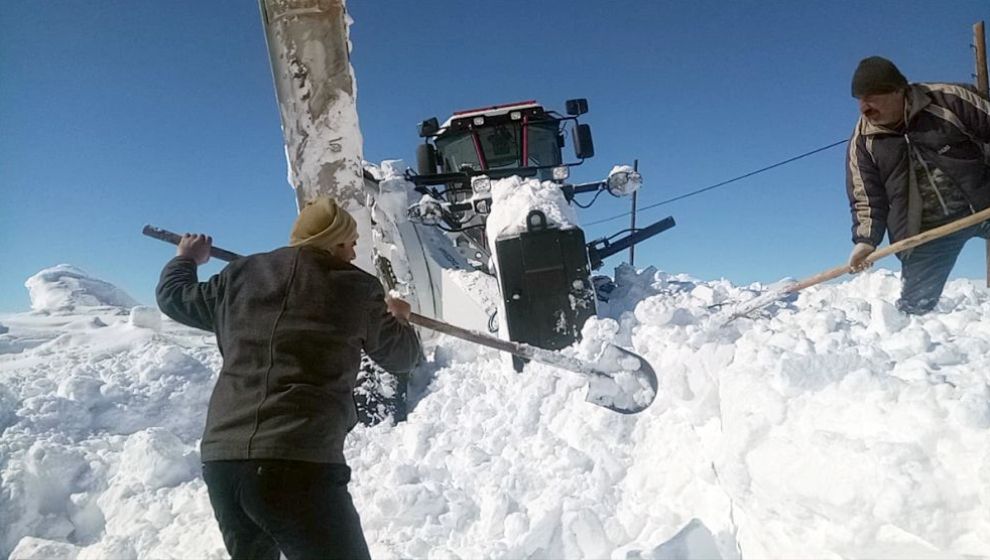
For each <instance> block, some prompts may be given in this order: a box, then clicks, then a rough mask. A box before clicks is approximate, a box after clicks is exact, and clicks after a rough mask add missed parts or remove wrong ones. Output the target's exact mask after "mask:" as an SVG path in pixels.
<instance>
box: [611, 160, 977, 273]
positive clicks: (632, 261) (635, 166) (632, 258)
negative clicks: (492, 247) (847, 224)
mask: <svg viewBox="0 0 990 560" xmlns="http://www.w3.org/2000/svg"><path fill="white" fill-rule="evenodd" d="M633 171H639V160H638V159H637V160H636V161H634V162H633ZM637 195H639V190H636V191H633V194H632V219H631V220H630V222H629V229H630V230H632V233H636V196H637ZM987 243H988V245H987V251H988V252H987V255H988V258H990V240H988V241H987ZM987 263H988V264H987V266H988V267H990V261H987ZM629 266H636V244H635V243H633V244H632V245H630V246H629ZM987 282H990V276H988V277H987Z"/></svg>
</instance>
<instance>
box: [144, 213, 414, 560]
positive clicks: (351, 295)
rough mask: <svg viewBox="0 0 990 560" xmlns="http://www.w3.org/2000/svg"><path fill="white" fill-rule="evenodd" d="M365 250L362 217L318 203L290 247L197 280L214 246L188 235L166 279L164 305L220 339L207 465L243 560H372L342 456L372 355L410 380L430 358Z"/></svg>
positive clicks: (160, 295)
mask: <svg viewBox="0 0 990 560" xmlns="http://www.w3.org/2000/svg"><path fill="white" fill-rule="evenodd" d="M357 238H358V234H357V228H356V225H355V223H354V219H353V218H352V217H351V216H350V215H349V214H348V213H347V212H346V211H345V210H344V209H342V208H340V207H339V206H338V205H337V204H336V203H335V202H334V201H333V200H332V199H329V198H319V199H317V200H315V201H313V202H312V203H310V204H309V205H307V206H306V207H305V208H303V209H302V211H301V212H300V213H299V217H298V218H297V219H296V222H295V224H294V225H293V228H292V234H291V236H290V243H289V246H288V247H283V248H280V249H276V250H274V251H271V252H268V253H260V254H256V255H250V256H248V257H245V258H242V259H239V260H237V261H234V262H232V263H230V264H229V265H227V267H226V268H224V269H223V270H222V271H221V272H220V273H219V274H217V275H214V276H213V277H211V278H210V279H209V280H207V281H206V282H199V281H198V278H197V274H196V273H197V266H198V265H201V264H203V263H205V262H206V261H207V260H209V255H210V247H211V244H212V240H211V239H210V238H209V237H207V236H205V235H199V234H197V235H189V234H186V235H184V236H183V238H182V241H181V242H180V243H179V247H178V249H177V251H176V255H177V256H176V257H175V258H174V259H172V260H171V261H169V262H168V264H166V265H165V268H164V269H163V270H162V275H161V280H160V282H159V284H158V289H157V293H156V295H157V299H158V305H159V307H160V308H161V309H162V311H163V312H164V313H165V314H166V315H168V316H169V317H171V318H172V319H175V320H176V321H178V322H180V323H183V324H185V325H189V326H191V327H196V328H200V329H204V330H210V331H213V332H214V333H215V334H216V337H217V345H218V346H219V348H220V351H221V353H222V355H223V366H222V368H221V370H220V375H219V377H218V379H217V383H216V386H215V388H214V390H213V395H212V396H211V398H210V405H209V410H208V411H207V418H206V429H205V431H204V434H203V440H202V445H201V458H202V461H203V479H204V480H205V481H206V486H207V489H208V490H209V494H210V502H211V504H212V505H213V510H214V514H215V516H216V518H217V522H218V523H219V525H220V532H221V533H222V535H223V539H224V543H225V544H226V547H227V551H228V552H229V553H230V555H231V556H232V557H233V558H270V559H272V560H276V559H277V558H278V557H279V552H281V553H282V554H284V555H285V556H286V557H287V558H289V559H290V560H293V559H296V558H368V557H369V554H368V547H367V544H366V543H365V540H364V535H363V533H362V531H361V521H360V518H359V517H358V514H357V511H356V510H355V508H354V505H353V503H352V501H351V497H350V494H349V493H348V491H347V483H348V481H349V480H350V468H349V467H348V466H347V465H346V463H345V460H344V451H343V449H344V438H345V437H346V435H347V433H348V432H349V431H350V430H351V428H353V427H354V424H355V423H356V412H355V408H354V398H353V390H354V385H355V382H356V376H357V372H358V368H359V366H360V359H361V351H362V350H363V351H364V352H365V353H367V354H368V356H370V357H371V358H372V359H373V360H375V361H376V362H377V363H378V364H379V365H380V366H382V367H383V368H385V369H386V370H388V371H390V372H392V373H396V374H404V373H407V372H408V371H409V370H411V369H412V368H413V367H414V366H415V365H416V364H417V362H418V361H419V359H420V357H421V356H422V350H421V348H420V344H419V340H418V339H417V337H416V333H415V332H414V330H413V328H412V327H411V326H410V325H409V324H408V322H407V321H408V318H409V313H410V309H409V305H408V304H407V303H405V302H403V301H401V300H396V299H386V297H385V293H384V291H383V289H382V286H381V284H379V282H378V280H377V279H376V278H375V277H374V276H372V275H370V274H368V273H366V272H364V271H363V270H360V269H358V268H357V267H355V266H353V265H352V264H350V261H352V260H353V259H354V258H355V252H354V248H355V244H356V241H357Z"/></svg>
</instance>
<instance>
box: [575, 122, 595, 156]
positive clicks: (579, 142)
mask: <svg viewBox="0 0 990 560" xmlns="http://www.w3.org/2000/svg"><path fill="white" fill-rule="evenodd" d="M573 140H574V155H575V157H577V158H578V159H587V158H590V157H592V156H594V155H595V143H594V142H593V141H592V140H591V125H589V124H579V125H577V126H575V127H574V137H573Z"/></svg>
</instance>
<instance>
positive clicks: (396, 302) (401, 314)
mask: <svg viewBox="0 0 990 560" xmlns="http://www.w3.org/2000/svg"><path fill="white" fill-rule="evenodd" d="M385 305H386V306H387V307H388V312H389V313H390V314H391V315H392V316H393V317H395V319H396V320H397V321H399V322H400V323H402V324H403V325H408V324H409V316H410V314H411V313H412V307H410V305H409V304H408V303H406V302H405V301H403V300H401V299H398V298H393V297H386V298H385Z"/></svg>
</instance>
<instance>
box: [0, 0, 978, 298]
mask: <svg viewBox="0 0 990 560" xmlns="http://www.w3.org/2000/svg"><path fill="white" fill-rule="evenodd" d="M349 8H350V11H351V14H352V16H353V18H354V20H355V24H354V26H353V27H352V29H351V40H352V42H353V44H354V51H353V53H352V63H353V65H354V67H355V72H356V74H357V81H358V91H359V101H358V109H359V113H360V118H361V126H362V129H363V132H364V140H365V158H366V159H368V160H371V161H380V160H382V159H405V160H406V161H407V162H408V163H410V164H413V163H414V161H415V157H414V154H415V146H416V144H417V143H418V142H419V139H418V137H417V135H416V130H415V125H416V123H417V122H419V121H420V120H423V119H424V118H427V117H430V116H438V117H440V119H441V120H443V118H445V117H446V116H448V114H449V113H450V112H451V111H454V110H458V109H464V108H471V107H477V106H482V105H489V104H496V103H504V102H509V101H517V100H523V99H537V100H539V101H541V102H542V103H544V104H546V105H549V106H552V107H554V108H557V109H560V110H562V109H563V102H564V100H565V99H568V98H573V97H585V98H587V99H588V100H589V105H590V112H589V113H588V114H587V115H586V116H585V117H584V118H583V122H587V123H589V124H591V126H592V129H593V131H594V135H595V147H596V152H597V153H596V156H595V157H594V158H593V159H590V160H588V161H586V162H585V164H584V165H583V166H581V167H579V168H576V169H575V170H574V171H573V173H572V179H573V180H575V181H589V180H593V179H596V178H600V177H602V176H604V174H606V173H607V172H608V170H609V169H611V167H612V165H614V164H617V163H631V162H632V160H633V159H638V160H639V164H640V170H641V172H642V173H643V175H644V179H645V185H644V189H643V191H642V192H641V194H640V199H639V200H640V207H644V206H648V205H650V204H652V203H656V202H659V201H662V200H665V199H667V198H671V197H673V196H677V195H679V194H683V193H685V192H688V191H691V190H694V189H697V188H701V187H705V186H708V185H711V184H714V183H717V182H719V181H723V180H726V179H729V178H732V177H735V176H737V175H741V174H743V173H747V172H749V171H753V170H755V169H758V168H761V167H764V166H766V165H770V164H773V163H776V162H778V161H780V160H783V159H787V158H789V157H792V156H795V155H798V154H800V153H803V152H806V151H809V150H812V149H815V148H818V147H821V146H824V145H826V144H829V143H832V142H835V141H837V140H841V139H844V138H846V137H848V136H849V133H850V131H851V129H852V125H853V123H854V121H855V118H856V106H855V103H854V101H853V100H852V99H851V98H850V96H849V78H850V76H851V73H852V70H853V69H854V68H855V66H856V63H857V62H858V61H859V60H860V59H861V58H863V57H865V56H869V55H873V54H880V55H883V56H887V57H889V58H891V59H893V60H894V61H895V62H896V63H897V64H898V65H899V66H900V68H901V70H902V72H904V74H905V75H907V77H908V79H910V80H915V81H955V82H969V81H972V77H971V76H972V72H973V66H974V63H973V55H972V51H971V48H970V43H971V40H972V25H973V24H974V23H975V22H977V21H979V20H981V19H986V18H987V16H988V15H990V10H988V9H987V8H988V6H987V3H986V2H985V1H982V0H981V1H962V0H953V1H952V2H940V3H938V8H937V9H933V4H932V3H931V2H920V1H907V2H906V1H897V2H894V1H889V2H870V3H867V2H783V1H779V2H690V3H689V2H659V1H650V2H647V1H635V2H634V1H604V0H601V1H596V2H591V1H573V0H572V1H550V0H541V1H508V0H505V1H496V2H480V1H477V2H476V1H463V2H453V1H434V0H418V1H416V2H413V1H384V0H381V1H368V0H351V2H350V3H349ZM0 131H2V132H0V263H2V264H0V311H23V310H26V309H28V308H29V300H28V293H27V290H26V289H25V288H24V287H23V283H24V280H25V279H27V278H28V277H29V276H31V275H32V274H34V273H36V272H38V271H39V270H41V269H43V268H46V267H49V266H53V265H56V264H59V263H69V264H73V265H76V266H78V267H80V268H82V269H83V270H85V271H87V272H89V273H90V274H91V275H93V276H96V277H99V278H102V279H104V280H107V281H109V282H112V283H114V284H116V285H118V286H120V287H122V288H124V289H125V290H126V291H128V292H129V293H130V294H131V295H133V296H134V297H136V298H137V299H139V300H141V301H143V302H146V303H151V302H152V301H153V295H152V294H153V290H154V285H155V283H156V281H157V275H158V271H159V270H160V267H161V265H162V264H163V263H164V262H165V261H166V260H167V259H168V258H169V257H170V256H171V255H172V254H173V250H172V249H171V248H170V247H168V246H166V245H164V244H161V243H159V242H156V241H153V240H150V239H148V238H145V237H143V236H142V235H140V230H141V227H142V226H143V225H144V224H146V223H152V224H155V225H159V226H162V227H166V228H169V229H173V230H177V231H206V232H210V233H212V234H213V235H214V238H215V240H216V243H217V244H218V245H221V246H224V247H226V248H228V249H231V250H234V251H239V252H255V251H263V250H267V249H269V248H273V247H276V246H279V245H281V244H283V243H284V242H285V239H286V237H287V232H288V229H289V226H290V224H291V221H292V219H293V217H294V215H295V199H294V195H293V192H292V191H291V189H290V187H289V186H288V184H287V182H286V164H285V157H284V153H283V149H282V136H281V130H280V125H279V116H278V112H277V107H276V102H275V94H274V88H273V84H272V78H271V70H270V68H269V64H268V57H267V51H266V48H265V43H264V36H263V33H262V30H261V23H260V16H259V13H258V8H257V5H256V3H255V2H252V1H233V0H222V1H221V0H217V1H210V2H202V1H193V0H170V1H167V2H166V1H164V0H162V1H149V0H133V1H128V2H124V1H116V0H113V1H112V0H100V1H98V2H83V1H81V0H71V1H70V0H63V1H41V2H39V1H37V0H4V1H3V2H0ZM586 201H587V200H585V202H586ZM628 209H629V200H628V199H613V198H611V197H608V196H607V195H606V196H603V197H601V198H599V202H598V203H597V204H596V205H595V206H594V207H593V208H592V209H591V210H583V211H581V213H580V216H581V219H582V221H583V222H584V223H589V222H594V221H596V220H601V219H603V218H608V217H610V216H614V215H617V214H621V213H622V212H625V211H628ZM667 215H673V216H674V218H675V219H676V220H677V222H678V225H677V227H675V228H674V229H672V230H670V231H668V232H666V233H663V234H661V235H660V236H658V237H655V238H653V239H652V240H650V241H647V242H645V243H644V244H642V245H641V246H640V247H639V248H638V249H637V253H636V264H637V265H639V266H645V265H650V264H652V265H654V266H657V267H658V268H660V269H662V270H665V271H668V272H674V273H678V272H683V273H688V274H691V275H693V276H695V277H698V278H701V279H717V278H722V277H725V278H728V279H730V280H732V281H733V282H735V283H749V282H752V281H764V282H772V281H776V280H779V279H781V278H784V277H794V278H801V277H805V276H809V275H811V274H815V273H817V272H819V271H821V270H824V269H827V268H831V267H832V266H835V265H837V264H840V263H841V262H843V261H844V260H845V258H846V256H847V254H848V251H849V249H850V241H849V217H848V210H847V203H846V199H845V192H844V170H843V150H842V148H841V147H839V148H833V149H831V150H828V151H825V152H822V153H820V154H816V155H814V156H811V157H809V158H806V159H803V160H800V161H798V162H795V163H792V164H789V165H787V166H783V167H781V168H778V169H774V170H772V171H769V172H767V173H764V174H760V175H757V176H755V177H752V178H749V179H745V180H743V181H739V182H737V183H733V184H731V185H728V186H726V187H724V188H721V189H717V190H714V191H711V192H708V193H705V194H703V195H700V196H696V197H692V198H688V199H685V200H682V201H679V202H676V203H673V204H669V205H665V206H661V207H658V208H653V209H650V210H647V211H644V212H642V213H641V214H640V216H639V218H638V221H639V223H640V224H646V223H648V222H651V221H654V220H657V219H660V218H663V217H664V216H667ZM627 224H628V218H625V217H624V218H621V219H617V220H613V221H610V222H605V223H600V224H595V225H591V226H589V227H587V228H586V236H587V237H588V238H589V239H594V238H598V237H602V236H606V235H610V234H612V233H614V232H616V231H618V230H620V229H623V228H625V227H627ZM622 258H625V253H624V254H623V255H621V256H616V257H613V258H611V259H610V260H609V261H606V265H605V268H604V269H603V271H605V272H606V273H610V272H611V270H612V268H613V267H614V266H616V265H617V264H619V262H621V260H622ZM885 263H886V266H888V267H892V268H894V269H896V268H897V262H896V260H894V259H888V260H887V261H885ZM984 267H985V259H984V245H983V242H982V241H980V240H975V241H973V242H971V243H970V245H968V246H967V248H966V250H965V251H964V253H963V255H962V257H961V259H960V262H959V264H958V265H957V267H956V270H955V274H954V275H955V276H957V277H958V276H964V277H972V278H982V277H983V275H984ZM218 269H219V267H218V266H217V265H210V266H208V267H207V269H206V270H207V271H208V272H213V271H216V270H218Z"/></svg>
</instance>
